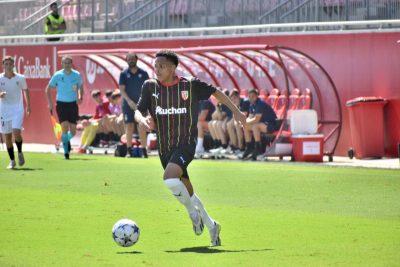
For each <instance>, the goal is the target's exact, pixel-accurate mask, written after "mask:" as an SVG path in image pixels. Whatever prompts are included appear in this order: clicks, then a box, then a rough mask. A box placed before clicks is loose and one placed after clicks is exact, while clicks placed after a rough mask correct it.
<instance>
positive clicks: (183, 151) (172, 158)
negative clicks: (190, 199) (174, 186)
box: [160, 144, 196, 179]
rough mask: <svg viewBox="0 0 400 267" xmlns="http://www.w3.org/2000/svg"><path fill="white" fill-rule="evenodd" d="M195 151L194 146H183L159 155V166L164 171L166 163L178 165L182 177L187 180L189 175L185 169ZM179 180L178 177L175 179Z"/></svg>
mask: <svg viewBox="0 0 400 267" xmlns="http://www.w3.org/2000/svg"><path fill="white" fill-rule="evenodd" d="M195 150H196V145H195V144H193V145H183V146H180V147H178V148H174V149H172V150H170V151H168V152H167V153H165V154H160V160H161V164H162V166H163V168H164V170H165V168H166V167H167V165H168V163H170V162H172V163H175V164H178V165H179V166H180V167H181V168H182V171H183V173H182V177H185V178H188V179H189V174H188V172H187V167H188V166H189V163H190V162H191V161H192V160H193V158H194V152H195ZM177 178H180V177H177Z"/></svg>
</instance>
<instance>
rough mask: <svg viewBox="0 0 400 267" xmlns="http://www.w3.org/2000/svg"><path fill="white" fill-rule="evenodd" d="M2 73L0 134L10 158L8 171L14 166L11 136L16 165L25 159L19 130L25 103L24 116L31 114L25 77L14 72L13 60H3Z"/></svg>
mask: <svg viewBox="0 0 400 267" xmlns="http://www.w3.org/2000/svg"><path fill="white" fill-rule="evenodd" d="M3 69H4V72H3V73H0V134H4V135H5V139H6V146H7V152H8V155H9V157H10V164H9V165H8V167H7V168H8V169H14V168H15V166H16V162H15V157H14V146H13V143H12V136H13V135H14V141H15V144H16V145H17V149H18V164H19V165H20V166H22V165H24V163H25V159H24V155H23V153H22V135H21V129H22V124H23V121H24V102H23V99H22V95H23V96H24V98H25V102H26V114H27V115H29V114H30V112H31V107H30V97H29V91H28V87H27V84H26V80H25V77H24V76H23V75H21V74H18V73H15V72H14V58H12V57H11V56H6V57H4V58H3Z"/></svg>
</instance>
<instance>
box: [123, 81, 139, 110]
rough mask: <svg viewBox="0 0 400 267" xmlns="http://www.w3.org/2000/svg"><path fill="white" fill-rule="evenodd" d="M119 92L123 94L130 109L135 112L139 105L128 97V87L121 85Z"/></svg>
mask: <svg viewBox="0 0 400 267" xmlns="http://www.w3.org/2000/svg"><path fill="white" fill-rule="evenodd" d="M119 91H120V92H121V95H122V97H123V98H124V99H125V101H126V102H127V103H128V105H129V107H130V108H131V109H133V110H136V109H137V105H136V103H135V102H134V101H133V100H132V99H130V97H129V96H128V94H127V92H126V86H125V84H120V85H119Z"/></svg>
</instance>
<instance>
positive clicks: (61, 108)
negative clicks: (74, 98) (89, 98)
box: [56, 101, 79, 124]
mask: <svg viewBox="0 0 400 267" xmlns="http://www.w3.org/2000/svg"><path fill="white" fill-rule="evenodd" d="M56 111H57V115H58V120H59V122H60V123H61V122H64V121H68V122H70V123H73V124H76V122H77V121H78V119H79V110H78V104H77V103H76V102H60V101H57V105H56Z"/></svg>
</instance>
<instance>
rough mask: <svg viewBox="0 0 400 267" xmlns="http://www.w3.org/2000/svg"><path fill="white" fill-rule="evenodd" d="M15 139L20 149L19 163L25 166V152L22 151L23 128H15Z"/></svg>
mask: <svg viewBox="0 0 400 267" xmlns="http://www.w3.org/2000/svg"><path fill="white" fill-rule="evenodd" d="M13 135H14V141H15V145H16V146H17V150H18V165H19V166H23V165H24V164H25V158H24V154H23V152H22V141H23V140H22V135H21V129H13Z"/></svg>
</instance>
